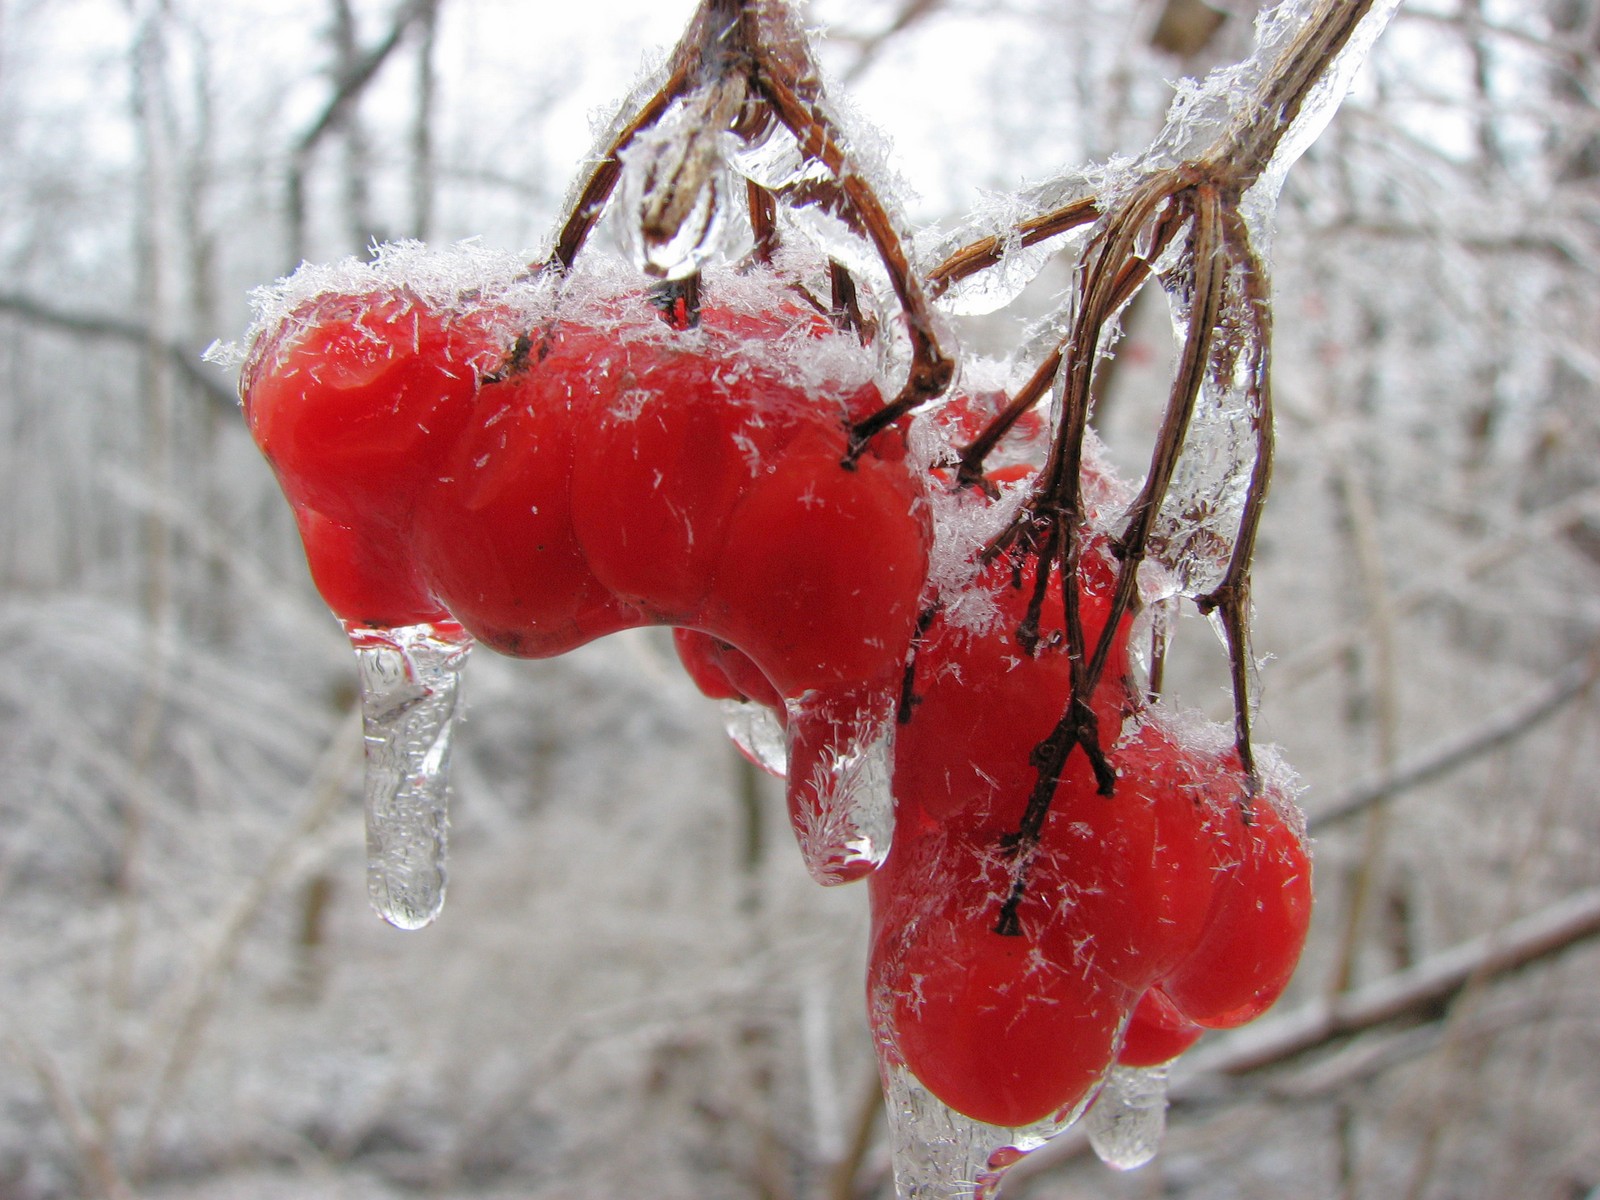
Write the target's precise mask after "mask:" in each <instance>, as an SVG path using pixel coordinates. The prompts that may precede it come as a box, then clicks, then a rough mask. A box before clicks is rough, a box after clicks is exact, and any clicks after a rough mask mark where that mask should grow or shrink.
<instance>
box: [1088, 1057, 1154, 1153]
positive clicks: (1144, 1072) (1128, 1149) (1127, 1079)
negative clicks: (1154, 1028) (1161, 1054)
mask: <svg viewBox="0 0 1600 1200" xmlns="http://www.w3.org/2000/svg"><path fill="white" fill-rule="evenodd" d="M1084 1127H1085V1129H1086V1130H1087V1131H1088V1134H1089V1144H1090V1145H1091V1146H1093V1147H1094V1152H1095V1154H1097V1155H1098V1156H1099V1157H1100V1161H1101V1162H1103V1163H1105V1164H1106V1165H1107V1166H1110V1167H1116V1168H1117V1169H1118V1170H1119V1171H1131V1170H1133V1169H1134V1168H1135V1167H1142V1166H1144V1165H1145V1163H1147V1162H1149V1161H1150V1160H1151V1159H1152V1158H1154V1157H1155V1156H1156V1151H1157V1150H1158V1149H1159V1148H1160V1146H1161V1136H1162V1134H1164V1133H1165V1132H1166V1128H1167V1067H1166V1065H1165V1064H1163V1065H1161V1066H1158V1067H1112V1068H1111V1070H1110V1072H1109V1073H1108V1074H1107V1075H1106V1081H1105V1085H1104V1086H1103V1087H1102V1088H1101V1090H1100V1095H1099V1096H1098V1097H1097V1098H1096V1100H1095V1102H1094V1107H1093V1108H1091V1109H1090V1110H1089V1115H1088V1116H1087V1117H1085V1118H1084Z"/></svg>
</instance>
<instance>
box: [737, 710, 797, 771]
mask: <svg viewBox="0 0 1600 1200" xmlns="http://www.w3.org/2000/svg"><path fill="white" fill-rule="evenodd" d="M722 727H723V728H724V729H726V730H727V731H728V737H729V738H730V739H731V740H732V742H733V744H734V745H735V746H737V747H739V752H740V753H741V754H743V755H744V756H745V757H746V758H748V759H749V760H750V761H751V762H753V763H755V764H756V766H758V767H760V768H761V769H762V770H763V771H765V772H767V774H769V775H776V776H777V777H778V778H779V779H784V778H786V777H787V776H788V774H789V735H788V734H787V733H785V732H784V728H783V724H782V723H781V722H780V721H779V720H778V716H777V714H776V713H774V712H773V711H772V710H771V709H770V708H768V707H767V706H766V705H764V704H757V703H755V702H754V701H752V700H724V701H723V702H722Z"/></svg>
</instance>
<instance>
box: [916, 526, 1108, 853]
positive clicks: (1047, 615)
mask: <svg viewBox="0 0 1600 1200" xmlns="http://www.w3.org/2000/svg"><path fill="white" fill-rule="evenodd" d="M1084 559H1085V565H1084V569H1083V571H1082V572H1081V574H1082V578H1083V579H1084V581H1085V586H1084V588H1083V589H1082V592H1081V602H1080V603H1081V612H1082V621H1083V629H1084V639H1085V642H1086V644H1087V646H1088V647H1089V650H1090V652H1091V653H1092V651H1093V647H1094V645H1095V643H1096V642H1097V641H1098V639H1099V637H1100V635H1101V632H1102V631H1103V630H1104V628H1105V624H1106V620H1107V618H1108V617H1109V615H1110V579H1111V573H1110V567H1109V564H1108V563H1106V562H1105V561H1104V560H1103V559H1102V558H1101V557H1100V552H1099V551H1097V550H1094V549H1091V550H1090V551H1089V552H1088V553H1086V554H1085V556H1084ZM972 586H973V589H974V590H975V591H977V592H979V593H980V594H981V595H983V596H986V597H988V598H989V600H990V601H991V603H992V606H993V608H994V610H995V615H994V616H993V617H992V618H990V619H988V620H986V621H982V622H981V624H980V628H978V629H977V630H973V629H970V628H967V627H964V626H963V625H962V624H961V623H959V621H965V620H970V619H971V618H970V616H969V615H968V614H969V612H970V607H971V605H970V598H968V600H967V603H966V604H965V605H964V606H963V609H962V612H961V613H960V614H959V617H958V618H957V617H952V616H950V615H949V614H947V613H945V612H942V611H941V612H939V613H936V614H935V615H934V618H933V620H932V622H931V623H930V625H929V626H928V628H927V630H926V632H925V633H924V635H923V636H922V638H921V639H920V640H919V645H918V648H917V651H916V658H915V662H914V666H913V671H914V673H913V676H912V707H911V709H910V713H909V720H908V721H907V722H906V724H904V725H903V726H902V728H901V730H900V733H899V737H898V739H897V742H896V747H895V793H896V795H897V796H898V797H901V798H902V799H904V801H905V802H906V803H908V804H915V805H916V806H918V807H920V808H922V809H924V810H925V811H926V812H927V814H928V816H929V817H930V818H932V819H933V820H935V821H942V820H945V819H946V818H949V817H952V816H954V815H955V814H956V813H959V812H963V811H965V810H967V809H975V810H976V812H975V813H974V814H973V815H969V816H968V817H967V818H965V819H968V820H990V821H992V822H994V823H996V824H997V825H1010V826H1011V827H1012V828H1013V829H1015V828H1016V826H1017V823H1018V822H1020V821H1021V819H1022V814H1023V811H1024V809H1025V808H1026V806H1027V800H1028V797H1029V795H1030V793H1031V792H1032V790H1033V787H1034V784H1035V782H1036V780H1037V779H1038V771H1037V769H1036V768H1035V767H1034V765H1033V751H1034V748H1035V747H1036V746H1038V745H1039V743H1040V742H1042V741H1043V740H1044V739H1045V738H1046V737H1048V736H1049V735H1050V733H1051V731H1052V730H1053V729H1054V728H1055V727H1056V725H1057V723H1058V722H1059V721H1060V719H1061V716H1062V714H1063V713H1064V712H1065V711H1066V708H1067V705H1068V703H1069V701H1070V699H1071V696H1072V662H1071V659H1070V658H1069V656H1068V647H1067V642H1066V636H1065V630H1064V616H1063V608H1062V599H1061V584H1060V581H1059V577H1058V576H1053V577H1052V578H1051V581H1050V586H1049V589H1048V592H1047V594H1046V596H1045V600H1044V604H1043V609H1042V613H1041V621H1040V629H1039V642H1038V645H1037V646H1036V647H1035V648H1034V649H1033V651H1032V652H1031V653H1030V651H1029V649H1028V648H1027V647H1025V646H1024V645H1023V644H1022V643H1021V641H1020V640H1019V638H1018V635H1017V629H1018V626H1019V625H1020V624H1021V623H1022V621H1023V618H1024V617H1025V615H1026V614H1027V611H1028V606H1029V601H1030V599H1031V596H1032V587H1033V582H1032V578H1031V575H1030V573H1028V572H1024V573H1023V575H1022V577H1021V578H1020V580H1019V579H1018V578H1017V577H1016V576H1015V575H1014V573H1013V568H1012V566H1011V564H1010V562H1009V561H1006V560H1001V561H997V562H996V563H994V564H993V565H991V566H990V567H989V568H988V569H987V570H986V571H985V572H984V574H983V575H982V576H980V577H979V579H978V580H977V581H976V582H975V583H974V584H973V585H972ZM1130 622H1131V616H1130V617H1125V618H1124V620H1123V623H1122V625H1121V627H1120V628H1119V630H1118V632H1117V636H1116V640H1115V641H1114V643H1113V644H1112V646H1111V649H1110V653H1109V654H1108V656H1107V658H1106V666H1105V670H1104V672H1103V674H1102V676H1101V678H1100V680H1099V683H1098V685H1097V687H1096V689H1095V691H1094V703H1093V707H1094V709H1095V712H1096V715H1097V718H1098V720H1099V724H1100V739H1101V742H1102V744H1103V745H1106V746H1109V745H1110V744H1111V743H1112V742H1114V741H1115V740H1116V737H1117V731H1118V729H1119V728H1120V726H1121V723H1122V719H1123V715H1124V712H1125V710H1126V708H1127V707H1128V706H1129V704H1130V695H1129V692H1128V687H1127V683H1126V675H1127V648H1126V645H1127V643H1126V639H1127V628H1128V624H1129V623H1130ZM957 748H959V751H958V749H957ZM1066 769H1067V771H1068V777H1067V778H1066V779H1064V781H1063V787H1066V786H1069V785H1070V786H1079V785H1082V786H1086V787H1088V788H1089V789H1091V790H1092V789H1093V788H1094V787H1095V786H1096V785H1095V783H1094V781H1093V779H1092V776H1091V772H1090V765H1089V760H1088V758H1087V757H1086V756H1085V754H1084V751H1083V750H1082V748H1077V749H1074V750H1073V751H1072V752H1071V754H1070V755H1069V757H1068V760H1067V764H1066Z"/></svg>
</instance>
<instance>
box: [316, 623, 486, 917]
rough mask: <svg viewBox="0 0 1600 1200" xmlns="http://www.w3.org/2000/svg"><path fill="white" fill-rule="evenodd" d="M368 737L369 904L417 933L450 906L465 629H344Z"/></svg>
mask: <svg viewBox="0 0 1600 1200" xmlns="http://www.w3.org/2000/svg"><path fill="white" fill-rule="evenodd" d="M346 632H347V633H348V634H349V635H350V644H351V646H352V647H353V648H354V649H355V652H356V661H357V663H358V664H359V668H360V679H361V715H362V724H363V727H364V732H365V736H366V758H367V770H366V788H365V798H366V814H367V896H368V898H369V899H370V900H371V901H372V907H373V908H375V909H376V910H377V912H378V915H379V916H381V917H382V918H383V919H384V920H386V921H388V922H389V923H390V924H391V925H395V926H398V927H399V928H401V929H420V928H422V927H423V926H424V925H427V924H428V923H429V922H430V921H432V920H433V919H434V918H435V917H436V916H438V915H439V910H440V908H442V907H443V905H444V890H445V836H446V827H447V824H448V812H447V802H448V792H449V774H450V739H451V733H452V731H453V729H454V726H455V720H456V711H457V692H458V687H457V685H458V683H459V681H460V672H461V666H462V664H463V663H464V662H465V661H466V657H467V651H468V650H469V649H470V648H471V645H472V640H471V637H470V636H469V635H468V634H467V633H466V631H465V630H463V629H462V628H461V627H460V626H459V625H455V624H439V625H407V626H402V627H400V628H395V629H365V628H362V627H360V626H354V625H347V626H346Z"/></svg>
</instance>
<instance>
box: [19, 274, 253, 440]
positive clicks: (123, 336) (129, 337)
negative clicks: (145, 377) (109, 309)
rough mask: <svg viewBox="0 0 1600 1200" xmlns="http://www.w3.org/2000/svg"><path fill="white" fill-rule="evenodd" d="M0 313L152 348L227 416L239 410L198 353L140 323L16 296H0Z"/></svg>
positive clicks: (233, 396)
mask: <svg viewBox="0 0 1600 1200" xmlns="http://www.w3.org/2000/svg"><path fill="white" fill-rule="evenodd" d="M0 312H4V313H10V314H12V315H13V316H16V317H20V318H21V319H23V320H25V321H29V322H31V323H32V324H35V325H43V326H46V327H47V328H50V329H56V330H59V331H61V332H63V333H76V334H82V335H83V336H85V337H95V338H109V339H110V340H112V341H117V342H124V343H126V344H127V345H129V346H132V347H136V348H139V349H148V348H151V347H153V348H154V349H155V351H156V353H158V354H160V355H163V356H164V357H165V358H166V359H167V361H168V363H169V364H170V365H171V366H173V367H175V368H176V369H177V370H178V372H179V374H181V375H182V376H183V377H184V378H185V379H187V380H188V381H189V382H190V383H192V384H194V385H195V386H196V387H198V388H199V389H200V390H201V392H203V393H204V394H205V397H206V399H208V400H211V401H213V402H215V403H216V404H218V405H221V406H222V407H223V408H225V409H227V410H228V411H229V412H230V413H231V412H233V411H234V410H235V409H237V408H238V406H239V397H238V396H237V395H236V394H235V393H234V390H233V388H232V387H230V386H229V385H228V384H226V383H224V382H223V381H222V378H221V376H220V375H219V373H218V372H217V371H216V370H215V369H214V368H211V367H208V366H206V365H205V363H204V362H203V361H202V360H201V357H200V352H199V351H198V350H196V349H194V348H192V347H190V346H185V345H181V344H179V343H178V342H173V341H165V342H164V341H162V340H161V339H159V338H158V337H157V336H156V334H155V331H154V330H152V329H151V328H150V327H149V326H147V325H144V324H143V323H141V322H139V321H133V320H128V319H126V318H123V317H114V316H110V315H107V314H104V313H85V312H74V311H72V310H70V309H65V308H58V307H57V306H55V305H53V304H46V303H45V302H44V301H42V300H35V299H33V298H32V297H29V296H24V295H21V294H20V293H17V292H0Z"/></svg>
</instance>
